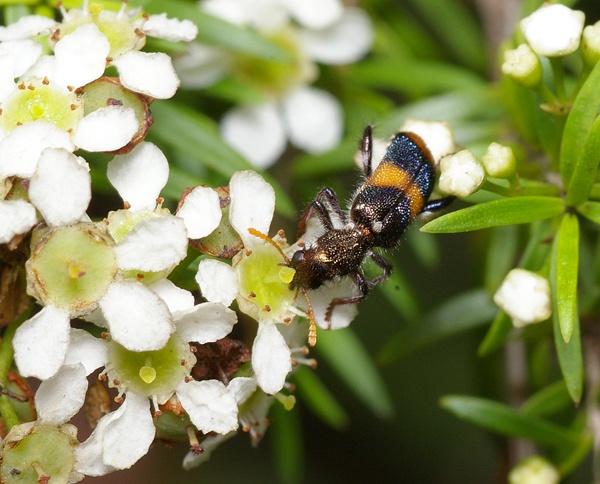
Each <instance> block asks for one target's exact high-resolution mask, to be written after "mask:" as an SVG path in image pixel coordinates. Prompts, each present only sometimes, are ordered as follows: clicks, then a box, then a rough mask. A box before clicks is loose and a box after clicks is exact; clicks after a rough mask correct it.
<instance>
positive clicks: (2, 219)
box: [0, 200, 37, 244]
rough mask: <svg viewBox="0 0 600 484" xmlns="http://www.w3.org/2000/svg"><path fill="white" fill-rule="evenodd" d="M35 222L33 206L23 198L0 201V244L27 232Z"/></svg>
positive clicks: (35, 216)
mask: <svg viewBox="0 0 600 484" xmlns="http://www.w3.org/2000/svg"><path fill="white" fill-rule="evenodd" d="M36 223H37V215H36V213H35V208H34V206H33V205H31V204H30V203H29V202H26V201H25V200H4V201H0V244H7V243H8V242H10V241H11V240H12V239H13V237H14V236H15V235H18V234H24V233H25V232H28V231H29V230H30V229H31V228H32V227H33V226H34V225H35V224H36Z"/></svg>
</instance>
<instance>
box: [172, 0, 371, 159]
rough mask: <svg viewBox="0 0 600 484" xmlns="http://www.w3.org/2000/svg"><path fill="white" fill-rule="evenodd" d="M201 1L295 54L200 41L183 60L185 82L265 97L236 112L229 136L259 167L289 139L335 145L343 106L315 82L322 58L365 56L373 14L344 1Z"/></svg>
mask: <svg viewBox="0 0 600 484" xmlns="http://www.w3.org/2000/svg"><path fill="white" fill-rule="evenodd" d="M200 8H202V9H203V10H204V11H206V12H208V13H210V14H212V15H215V16H217V17H220V18H222V19H224V20H227V21H229V22H232V23H235V24H237V25H242V26H245V27H248V28H250V29H252V30H254V31H256V32H257V33H259V34H260V35H261V36H263V37H264V38H266V39H268V40H270V41H271V42H273V43H275V44H276V45H278V46H280V47H281V49H282V50H283V51H284V52H286V53H287V54H288V56H289V59H288V60H287V61H284V62H281V61H272V60H265V59H257V58H252V57H249V56H246V55H235V54H232V53H226V52H223V51H222V50H219V49H216V48H214V47H209V46H206V45H202V44H197V43H195V44H193V45H192V46H191V47H192V48H191V49H190V53H189V54H188V55H186V56H183V57H180V58H178V59H177V60H176V68H177V70H178V72H179V74H180V76H181V79H182V82H183V85H184V87H190V88H193V87H196V88H199V87H207V86H211V85H213V84H215V83H217V82H219V81H221V80H222V79H224V78H227V77H229V78H233V79H234V80H235V82H237V83H241V84H244V85H245V86H246V87H252V88H254V90H256V92H257V97H258V98H259V99H260V101H259V102H255V103H252V104H248V103H244V104H242V105H239V106H236V107H234V108H232V109H231V110H230V111H228V112H227V113H226V114H225V116H224V117H223V119H222V121H221V134H222V136H223V138H224V139H225V140H226V141H227V142H228V143H229V144H230V145H231V146H233V147H234V148H235V149H236V150H238V151H239V152H240V153H241V154H243V155H244V156H245V157H246V158H247V159H248V160H249V161H251V162H252V163H253V164H254V165H255V166H256V167H260V168H265V167H268V166H270V165H272V164H273V163H274V162H275V161H277V159H278V158H279V157H280V156H281V154H282V153H283V151H284V149H285V147H286V144H287V141H288V140H289V141H290V142H291V143H292V144H293V145H294V146H296V147H298V148H300V149H302V150H304V151H307V152H309V153H321V152H324V151H327V150H329V149H331V148H333V147H335V146H336V145H337V144H338V143H339V141H340V139H341V136H342V132H343V113H342V108H341V106H340V104H339V102H338V100H337V99H336V98H335V97H334V96H333V95H331V94H330V93H328V92H326V91H324V90H322V89H318V88H315V87H311V86H310V84H311V83H312V82H313V81H315V80H316V78H317V77H318V68H317V66H316V63H323V64H329V65H343V64H350V63H352V62H355V61H357V60H359V59H360V58H362V57H363V56H365V55H366V54H367V53H368V51H369V49H370V47H371V43H372V38H373V34H372V29H371V24H370V21H369V18H368V16H367V15H366V13H365V12H364V11H362V10H361V9H359V8H357V7H346V6H344V5H343V3H342V2H341V1H340V0H320V1H302V2H290V1H286V0H261V1H257V2H248V1H245V0H203V1H201V2H200Z"/></svg>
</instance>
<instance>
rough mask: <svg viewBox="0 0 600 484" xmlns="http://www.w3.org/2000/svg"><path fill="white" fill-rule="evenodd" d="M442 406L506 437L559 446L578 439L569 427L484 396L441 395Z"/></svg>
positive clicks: (458, 415) (574, 442)
mask: <svg viewBox="0 0 600 484" xmlns="http://www.w3.org/2000/svg"><path fill="white" fill-rule="evenodd" d="M441 406H442V407H443V408H445V409H446V410H448V411H450V412H452V413H453V414H454V415H456V416H457V417H459V418H461V419H463V420H466V421H468V422H471V423H474V424H476V425H479V426H480V427H484V428H486V429H489V430H492V431H494V432H497V433H499V434H502V435H506V436H509V437H521V438H525V439H529V440H532V441H534V442H537V443H538V444H542V445H550V446H554V447H559V448H561V447H563V446H564V445H565V444H566V443H568V444H576V443H577V442H578V440H579V435H578V434H576V433H574V432H572V431H570V430H569V429H566V428H563V427H560V426H559V425H556V424H553V423H551V422H547V421H546V420H542V419H539V418H536V417H531V416H529V415H524V414H522V413H520V412H519V411H517V410H515V409H514V408H511V407H509V406H508V405H505V404H502V403H499V402H494V401H491V400H486V399H483V398H477V397H471V396H466V395H449V396H445V397H443V398H442V400H441Z"/></svg>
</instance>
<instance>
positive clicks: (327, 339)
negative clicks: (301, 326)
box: [315, 328, 393, 418]
mask: <svg viewBox="0 0 600 484" xmlns="http://www.w3.org/2000/svg"><path fill="white" fill-rule="evenodd" d="M315 348H316V350H317V351H318V353H319V354H320V355H321V356H322V357H323V359H324V360H327V362H328V363H329V364H330V365H331V366H332V367H333V368H334V369H335V370H336V372H337V374H338V375H339V376H340V377H341V378H342V379H343V380H344V381H345V382H346V384H347V385H348V388H350V390H352V391H353V392H354V394H355V395H356V396H357V397H358V398H359V399H360V400H362V402H363V403H364V404H365V405H367V407H369V408H370V409H371V411H372V412H373V413H374V414H375V415H377V416H378V417H380V418H389V417H391V416H392V414H393V405H392V400H391V398H390V395H389V393H388V391H387V389H386V388H385V383H384V381H383V379H382V378H381V375H380V374H379V371H378V369H377V368H376V367H375V365H374V363H373V360H372V359H371V357H370V356H369V355H368V354H367V352H366V351H365V349H364V347H363V346H362V343H361V342H360V340H359V339H358V338H357V337H356V335H355V334H354V332H353V331H352V330H351V329H349V328H345V329H338V330H335V331H319V333H318V336H317V346H316V347H315Z"/></svg>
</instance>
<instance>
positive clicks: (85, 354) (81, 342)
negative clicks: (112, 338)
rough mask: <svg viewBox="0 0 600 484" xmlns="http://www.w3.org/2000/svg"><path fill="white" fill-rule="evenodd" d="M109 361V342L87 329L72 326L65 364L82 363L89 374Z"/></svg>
mask: <svg viewBox="0 0 600 484" xmlns="http://www.w3.org/2000/svg"><path fill="white" fill-rule="evenodd" d="M107 362H108V344H107V343H106V341H104V340H103V339H102V338H96V337H95V336H92V335H91V334H90V333H88V332H87V331H84V330H83V329H78V328H71V341H70V343H69V347H68V348H67V354H66V355H65V362H64V364H65V365H74V364H76V363H81V364H82V365H83V367H84V368H85V373H86V375H89V374H90V373H92V372H93V371H95V370H97V369H98V368H100V367H102V366H105V365H106V363H107Z"/></svg>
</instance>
